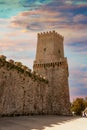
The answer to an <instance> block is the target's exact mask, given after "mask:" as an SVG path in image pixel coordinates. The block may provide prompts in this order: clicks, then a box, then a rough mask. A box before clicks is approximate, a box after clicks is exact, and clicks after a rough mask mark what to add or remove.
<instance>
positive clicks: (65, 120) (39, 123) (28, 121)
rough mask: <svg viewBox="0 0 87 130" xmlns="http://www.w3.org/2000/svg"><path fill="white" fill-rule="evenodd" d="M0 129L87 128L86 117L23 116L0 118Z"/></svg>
mask: <svg viewBox="0 0 87 130" xmlns="http://www.w3.org/2000/svg"><path fill="white" fill-rule="evenodd" d="M0 130H87V118H85V117H84V118H83V117H66V116H64V117H63V116H23V117H3V118H0Z"/></svg>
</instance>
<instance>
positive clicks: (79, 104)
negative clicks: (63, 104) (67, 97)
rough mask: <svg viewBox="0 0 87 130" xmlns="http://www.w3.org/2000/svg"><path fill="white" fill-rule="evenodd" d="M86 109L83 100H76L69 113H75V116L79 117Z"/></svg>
mask: <svg viewBox="0 0 87 130" xmlns="http://www.w3.org/2000/svg"><path fill="white" fill-rule="evenodd" d="M85 107H86V102H85V100H84V99H83V98H77V99H76V100H74V101H73V103H72V105H71V111H72V112H75V114H76V115H81V114H82V111H83V110H84V109H85Z"/></svg>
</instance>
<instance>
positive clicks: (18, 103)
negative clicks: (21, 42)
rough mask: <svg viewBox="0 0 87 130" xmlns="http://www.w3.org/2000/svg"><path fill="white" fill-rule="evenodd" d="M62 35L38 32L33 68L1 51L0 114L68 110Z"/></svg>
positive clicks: (51, 112) (66, 76) (54, 112)
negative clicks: (9, 58)
mask: <svg viewBox="0 0 87 130" xmlns="http://www.w3.org/2000/svg"><path fill="white" fill-rule="evenodd" d="M63 40H64V38H63V36H61V35H60V34H58V33H56V32H55V31H52V32H51V31H50V32H46V33H45V32H44V33H40V34H38V39H37V51H36V58H35V61H34V64H33V71H31V69H29V68H28V67H27V66H25V65H23V64H22V63H21V62H15V61H14V60H12V59H11V60H9V61H7V60H6V56H3V55H0V115H1V116H3V115H5V116H9V115H13V116H15V115H32V114H57V115H69V114H70V101H69V85H68V76H69V71H68V62H67V58H66V57H64V48H63Z"/></svg>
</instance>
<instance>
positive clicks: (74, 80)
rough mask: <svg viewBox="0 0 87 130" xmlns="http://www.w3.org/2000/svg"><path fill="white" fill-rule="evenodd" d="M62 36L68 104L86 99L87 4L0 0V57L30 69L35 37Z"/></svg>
mask: <svg viewBox="0 0 87 130" xmlns="http://www.w3.org/2000/svg"><path fill="white" fill-rule="evenodd" d="M50 30H55V31H57V32H58V33H60V34H61V35H63V36H64V51H65V57H67V59H68V65H69V89H70V99H71V101H72V100H74V99H75V98H77V97H86V96H87V0H14V1H12V0H0V55H2V54H3V55H5V56H6V57H7V60H9V59H14V60H15V61H20V62H22V63H23V64H24V65H27V66H28V67H29V68H31V69H32V66H33V61H34V59H35V53H36V45H37V33H39V32H44V31H50Z"/></svg>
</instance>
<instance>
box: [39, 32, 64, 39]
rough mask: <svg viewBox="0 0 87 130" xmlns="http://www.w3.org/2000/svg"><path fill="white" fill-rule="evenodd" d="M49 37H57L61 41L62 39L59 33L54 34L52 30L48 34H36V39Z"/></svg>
mask: <svg viewBox="0 0 87 130" xmlns="http://www.w3.org/2000/svg"><path fill="white" fill-rule="evenodd" d="M49 36H51V37H52V36H53V37H57V38H60V39H62V40H63V39H64V37H63V36H62V35H60V34H59V33H57V32H55V31H54V30H53V31H49V32H43V33H42V32H41V33H38V38H45V37H49Z"/></svg>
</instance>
